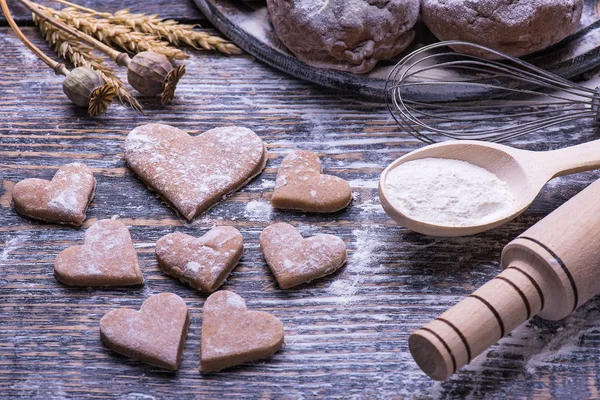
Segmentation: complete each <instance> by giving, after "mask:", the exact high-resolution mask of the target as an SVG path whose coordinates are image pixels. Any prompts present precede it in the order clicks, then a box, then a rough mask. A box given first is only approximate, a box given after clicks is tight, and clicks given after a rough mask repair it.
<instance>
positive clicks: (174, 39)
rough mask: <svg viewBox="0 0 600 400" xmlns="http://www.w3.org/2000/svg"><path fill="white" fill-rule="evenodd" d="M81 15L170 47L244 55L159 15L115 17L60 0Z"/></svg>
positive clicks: (127, 12)
mask: <svg viewBox="0 0 600 400" xmlns="http://www.w3.org/2000/svg"><path fill="white" fill-rule="evenodd" d="M56 1H58V2H59V3H61V4H65V5H67V6H70V7H72V8H75V9H77V10H79V11H82V12H85V13H88V14H90V15H95V16H99V17H102V18H105V19H107V20H108V21H110V22H111V23H113V24H116V25H120V26H129V27H131V28H132V29H133V30H135V31H137V32H142V33H146V34H150V35H154V36H156V37H158V38H160V39H163V40H166V41H168V42H169V43H171V44H173V45H175V46H180V44H181V43H185V44H187V45H188V46H191V47H193V48H195V49H198V48H203V49H206V50H218V51H220V52H222V53H225V54H241V53H242V50H241V49H240V48H239V47H237V46H236V45H235V44H233V43H231V42H230V41H228V40H225V39H223V38H222V37H220V36H214V35H211V34H209V33H207V32H203V31H199V30H197V29H195V28H196V27H198V25H188V24H180V23H178V22H177V21H173V20H170V19H169V20H162V19H160V18H159V16H158V15H157V14H153V15H147V14H141V13H132V12H131V11H130V10H129V9H125V10H119V11H117V12H115V13H114V14H111V13H107V12H98V11H96V10H93V9H91V8H86V7H82V6H80V5H77V4H74V3H71V2H69V1H66V0H56Z"/></svg>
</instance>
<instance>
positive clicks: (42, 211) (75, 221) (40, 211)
mask: <svg viewBox="0 0 600 400" xmlns="http://www.w3.org/2000/svg"><path fill="white" fill-rule="evenodd" d="M95 188H96V179H95V178H94V175H93V174H92V171H91V170H90V169H89V168H88V167H87V166H86V165H85V164H81V163H72V164H67V165H63V166H62V167H60V168H59V169H58V171H56V174H55V175H54V177H53V178H52V180H51V181H47V180H44V179H37V178H30V179H24V180H22V181H20V182H18V183H17V184H16V185H15V186H14V188H13V190H12V198H13V202H14V205H15V210H17V212H19V213H20V214H23V215H25V216H27V217H31V218H36V219H41V220H43V221H47V222H53V223H58V224H71V225H75V226H80V225H81V224H82V223H83V221H84V220H85V213H86V211H87V208H88V205H89V204H90V203H91V201H92V198H93V197H94V189H95Z"/></svg>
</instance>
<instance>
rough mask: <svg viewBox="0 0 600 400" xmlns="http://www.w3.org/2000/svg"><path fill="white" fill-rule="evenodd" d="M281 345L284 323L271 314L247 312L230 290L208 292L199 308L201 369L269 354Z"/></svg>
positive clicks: (236, 362)
mask: <svg viewBox="0 0 600 400" xmlns="http://www.w3.org/2000/svg"><path fill="white" fill-rule="evenodd" d="M282 344H283V324H282V323H281V321H279V319H277V318H276V317H274V316H273V315H271V314H268V313H266V312H262V311H248V309H247V308H246V303H245V302H244V300H243V299H242V298H241V297H240V296H238V295H237V294H235V293H233V292H229V291H227V290H220V291H218V292H216V293H213V294H211V295H210V296H209V297H208V299H206V302H205V303H204V307H202V347H201V357H200V371H202V372H211V371H220V370H222V369H223V368H227V367H232V366H234V365H239V364H242V363H245V362H247V361H254V360H260V359H262V358H266V357H269V356H270V355H272V354H274V353H275V352H277V350H279V349H280V348H281V345H282Z"/></svg>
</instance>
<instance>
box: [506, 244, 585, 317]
mask: <svg viewBox="0 0 600 400" xmlns="http://www.w3.org/2000/svg"><path fill="white" fill-rule="evenodd" d="M517 239H525V240H529V241H531V242H533V243H535V244H537V245H538V246H540V247H541V248H543V249H544V250H546V251H547V252H548V253H550V255H551V256H552V257H554V259H555V260H556V262H557V263H558V265H560V267H561V268H562V270H563V272H564V273H565V275H567V278H569V283H571V289H573V303H575V304H573V310H575V309H576V308H577V303H579V296H578V294H577V285H575V280H574V279H573V275H571V272H570V271H569V269H568V268H567V266H566V265H565V263H564V262H563V261H562V260H561V259H560V257H559V256H558V255H556V253H555V252H553V251H552V250H551V249H550V248H549V247H548V246H546V245H545V244H544V243H542V242H540V241H539V240H536V239H533V238H530V237H528V236H519V237H518V238H517Z"/></svg>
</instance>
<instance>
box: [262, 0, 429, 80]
mask: <svg viewBox="0 0 600 400" xmlns="http://www.w3.org/2000/svg"><path fill="white" fill-rule="evenodd" d="M267 6H268V8H269V16H270V18H271V22H272V23H273V26H274V28H275V31H276V32H277V36H279V39H280V40H281V41H282V42H283V44H285V45H286V46H287V48H288V49H289V50H290V51H291V52H292V53H294V55H296V57H298V58H299V59H300V60H301V61H303V62H305V63H306V64H309V65H312V66H315V67H320V68H332V69H337V70H341V71H349V72H353V73H357V74H360V73H365V72H369V71H370V70H372V69H373V68H374V67H375V64H377V62H378V61H380V60H386V59H389V58H392V57H394V56H395V55H397V54H398V53H400V52H401V51H402V50H404V49H405V48H406V47H407V46H408V45H409V44H410V43H411V42H412V41H413V39H414V37H415V33H414V31H412V27H413V26H414V25H415V23H416V22H417V19H418V17H419V7H420V0H294V1H291V0H267Z"/></svg>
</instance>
